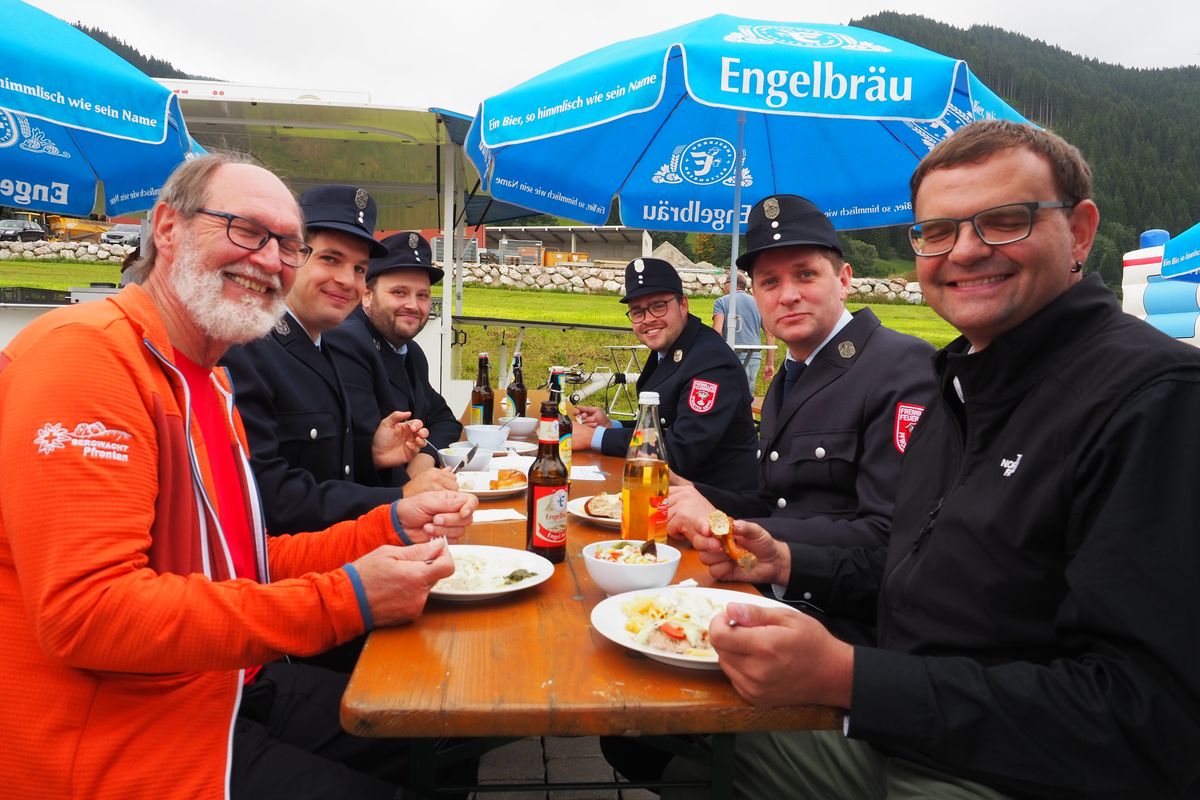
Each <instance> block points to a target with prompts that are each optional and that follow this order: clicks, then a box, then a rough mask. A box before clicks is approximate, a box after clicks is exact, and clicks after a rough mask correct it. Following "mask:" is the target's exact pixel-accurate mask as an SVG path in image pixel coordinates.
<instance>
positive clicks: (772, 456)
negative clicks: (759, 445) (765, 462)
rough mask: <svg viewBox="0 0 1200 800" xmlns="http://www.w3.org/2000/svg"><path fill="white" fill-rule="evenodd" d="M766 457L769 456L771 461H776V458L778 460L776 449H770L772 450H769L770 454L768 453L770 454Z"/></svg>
mask: <svg viewBox="0 0 1200 800" xmlns="http://www.w3.org/2000/svg"><path fill="white" fill-rule="evenodd" d="M768 457H769V458H770V459H771V460H772V461H778V460H779V453H778V451H775V450H772V451H771V455H770V456H768Z"/></svg>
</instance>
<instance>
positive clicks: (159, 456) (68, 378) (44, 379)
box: [0, 286, 400, 800]
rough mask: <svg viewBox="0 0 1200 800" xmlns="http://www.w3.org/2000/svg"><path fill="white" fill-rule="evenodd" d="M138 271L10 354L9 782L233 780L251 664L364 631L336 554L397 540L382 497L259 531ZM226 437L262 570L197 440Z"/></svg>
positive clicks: (107, 792) (109, 789)
mask: <svg viewBox="0 0 1200 800" xmlns="http://www.w3.org/2000/svg"><path fill="white" fill-rule="evenodd" d="M172 352H173V351H172V348H171V343H170V341H169V340H168V338H167V332H166V329H165V327H164V326H163V323H162V320H161V318H160V317H159V315H158V313H157V311H156V309H155V306H154V304H153V303H152V302H151V300H150V298H149V296H148V295H147V294H146V293H145V292H144V291H143V290H142V289H141V288H140V287H137V286H132V287H129V288H127V289H125V290H123V291H122V292H121V293H120V294H119V295H117V296H116V297H114V298H110V299H108V300H105V301H101V302H95V303H87V304H83V305H79V306H71V307H68V308H65V309H59V310H55V311H53V312H50V313H48V314H46V315H44V316H42V317H40V318H38V319H37V320H35V321H34V322H33V323H32V324H30V325H29V326H28V327H27V328H26V329H25V330H24V331H22V332H21V333H20V334H19V335H18V336H17V338H16V339H14V340H13V342H12V343H11V344H10V345H9V347H8V348H6V349H5V350H4V351H3V354H2V355H0V420H2V422H0V486H2V487H3V491H2V492H0V642H2V643H3V645H2V646H3V655H2V656H0V730H2V731H4V743H3V745H0V775H2V776H3V789H0V794H3V795H5V796H9V797H38V798H44V799H47V800H48V799H50V798H54V799H56V800H57V799H58V798H64V799H65V798H88V800H105V799H106V798H114V800H115V799H116V798H120V800H130V798H154V800H164V799H165V798H180V799H181V800H183V798H188V800H192V799H194V798H222V797H226V796H227V795H228V768H229V764H228V762H229V747H230V742H231V737H232V730H233V729H232V724H233V719H234V715H235V712H236V708H237V704H238V702H239V700H240V698H241V684H242V681H241V678H242V670H243V668H245V667H250V666H253V665H256V664H261V663H264V662H267V661H270V660H272V659H275V658H278V657H279V656H280V655H281V654H283V653H295V654H299V655H308V654H313V653H317V652H320V651H322V650H325V649H327V648H329V647H331V646H333V645H336V644H339V643H341V642H345V641H348V640H349V639H352V638H354V637H355V636H358V635H360V634H361V633H363V628H364V623H363V618H362V614H361V613H360V610H359V607H358V603H357V601H356V599H355V594H354V591H353V587H352V585H351V582H350V579H349V577H348V575H347V573H346V571H345V570H344V569H342V567H343V565H344V564H346V563H347V562H349V561H352V560H354V559H355V558H357V557H358V556H360V555H362V554H363V553H366V552H368V551H370V550H372V549H373V548H375V547H376V546H378V545H381V544H385V543H386V544H399V543H400V541H399V538H398V537H397V536H396V533H395V531H394V529H393V527H392V523H391V518H390V512H389V509H388V507H387V506H382V507H380V508H378V509H375V510H373V511H371V512H369V513H367V514H365V515H363V516H362V517H361V518H359V519H358V520H354V521H349V522H345V523H341V524H339V525H336V526H334V527H332V528H330V529H329V530H328V531H325V532H321V533H317V534H311V533H310V534H298V535H295V536H280V537H271V538H270V539H267V538H266V537H265V536H264V535H263V530H262V527H261V519H262V514H261V509H260V508H259V504H258V495H257V490H256V489H255V486H254V480H253V477H252V475H251V472H250V469H249V462H248V457H247V452H248V450H247V448H246V444H245V434H244V432H243V431H242V428H241V421H240V419H239V418H238V416H237V414H236V413H234V412H233V406H232V399H231V395H230V392H229V387H228V382H227V378H226V377H225V375H224V373H223V372H221V371H214V373H213V380H214V381H215V382H216V384H217V385H218V387H219V388H220V390H221V392H222V394H223V396H224V397H225V398H226V403H227V408H228V410H229V437H228V440H227V441H222V442H216V443H214V442H207V443H206V442H204V441H202V440H201V438H200V433H199V428H198V425H197V424H196V423H195V421H194V420H189V416H190V415H189V414H188V413H187V411H186V408H187V405H186V403H187V401H186V397H185V394H186V393H185V388H184V385H183V383H182V379H181V377H180V376H179V375H178V374H177V372H176V371H175V368H174V366H173V365H171V364H170V357H171V354H172ZM213 446H219V447H231V448H233V450H234V455H235V461H236V462H237V463H238V464H239V465H240V466H241V470H240V471H241V474H242V481H243V487H244V498H245V502H246V512H247V513H248V514H250V515H251V518H252V520H253V522H254V534H255V545H256V550H257V552H258V558H259V571H260V574H263V575H269V576H270V580H271V582H270V583H266V582H263V583H257V582H255V581H250V580H244V579H230V575H231V574H232V567H231V565H230V561H229V556H228V553H227V551H226V548H225V546H224V542H223V539H222V535H221V532H220V530H219V526H218V525H217V524H216V522H215V517H214V515H213V514H212V511H211V508H212V504H213V503H215V500H214V499H213V498H215V493H214V492H213V491H212V475H211V471H210V469H209V460H208V457H207V451H206V447H213Z"/></svg>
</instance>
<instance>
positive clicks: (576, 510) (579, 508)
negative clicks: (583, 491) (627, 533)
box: [567, 494, 621, 531]
mask: <svg viewBox="0 0 1200 800" xmlns="http://www.w3.org/2000/svg"><path fill="white" fill-rule="evenodd" d="M593 497H595V495H592V494H589V495H588V496H587V497H576V498H575V499H574V500H571V501H569V502H568V503H567V511H568V512H570V513H572V514H574V515H575V516H577V517H579V518H581V519H586V520H587V521H588V522H591V523H593V524H595V525H599V526H600V527H601V528H612V529H613V530H618V531H619V530H621V520H619V519H613V518H612V517H596V516H592V515H591V514H589V513H587V512H586V511H584V510H583V506H584V504H586V503H587V501H588V500H591V499H592V498H593Z"/></svg>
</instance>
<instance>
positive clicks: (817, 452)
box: [813, 447, 825, 458]
mask: <svg viewBox="0 0 1200 800" xmlns="http://www.w3.org/2000/svg"><path fill="white" fill-rule="evenodd" d="M813 455H814V456H816V457H817V458H824V457H825V448H824V447H818V448H817V449H816V450H814V451H813Z"/></svg>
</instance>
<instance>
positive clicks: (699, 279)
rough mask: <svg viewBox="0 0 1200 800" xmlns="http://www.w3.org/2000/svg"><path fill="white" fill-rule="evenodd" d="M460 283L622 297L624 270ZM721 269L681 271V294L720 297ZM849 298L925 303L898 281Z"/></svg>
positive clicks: (467, 278)
mask: <svg viewBox="0 0 1200 800" xmlns="http://www.w3.org/2000/svg"><path fill="white" fill-rule="evenodd" d="M464 268H465V270H466V271H465V274H464V275H463V283H464V284H465V285H468V286H471V285H476V286H494V287H497V288H501V287H503V288H518V289H542V290H546V291H552V292H554V291H557V292H577V293H579V294H601V293H608V294H624V293H625V269H624V265H623V264H622V265H620V266H597V267H585V266H578V265H577V266H574V267H540V266H527V265H522V266H513V265H507V264H466V265H464ZM722 274H723V271H721V270H680V271H679V277H680V278H681V279H682V280H683V291H684V294H686V295H688V296H689V297H694V296H706V295H708V296H716V295H719V294H722V291H721V283H720V276H721V275H722ZM851 283H852V284H853V285H852V294H851V299H859V300H867V299H887V300H893V301H897V302H906V303H913V304H921V303H923V302H925V298H924V296H923V295H922V294H921V286H920V284H918V283H906V282H905V281H903V280H899V279H890V280H889V279H887V278H853V279H852V280H851Z"/></svg>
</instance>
